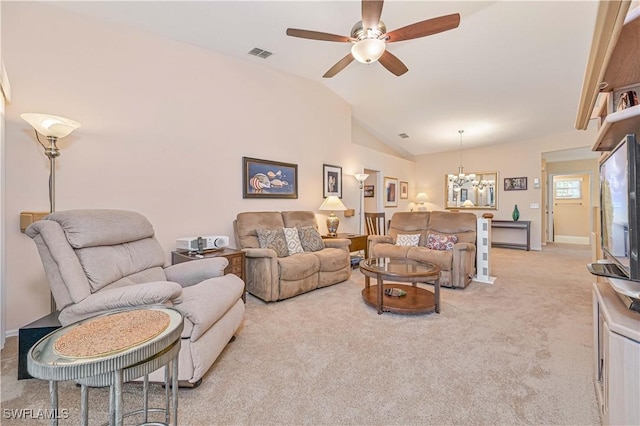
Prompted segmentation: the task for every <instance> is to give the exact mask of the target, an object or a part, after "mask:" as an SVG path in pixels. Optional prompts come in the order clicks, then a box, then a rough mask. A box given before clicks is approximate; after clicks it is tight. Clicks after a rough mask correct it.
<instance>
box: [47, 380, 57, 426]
mask: <svg viewBox="0 0 640 426" xmlns="http://www.w3.org/2000/svg"><path fill="white" fill-rule="evenodd" d="M49 400H50V401H51V412H52V413H53V415H52V416H51V426H58V382H56V381H55V380H49Z"/></svg>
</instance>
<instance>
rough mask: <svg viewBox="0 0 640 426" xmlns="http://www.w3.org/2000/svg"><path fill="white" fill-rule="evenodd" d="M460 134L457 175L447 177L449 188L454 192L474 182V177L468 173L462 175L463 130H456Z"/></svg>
mask: <svg viewBox="0 0 640 426" xmlns="http://www.w3.org/2000/svg"><path fill="white" fill-rule="evenodd" d="M458 133H459V134H460V165H459V166H458V173H457V174H455V175H448V180H449V188H451V189H453V190H454V191H460V189H461V188H462V187H463V186H464V185H465V184H467V183H469V182H472V183H473V182H475V178H476V175H475V174H473V173H470V174H468V175H465V174H464V167H462V134H463V133H464V130H458Z"/></svg>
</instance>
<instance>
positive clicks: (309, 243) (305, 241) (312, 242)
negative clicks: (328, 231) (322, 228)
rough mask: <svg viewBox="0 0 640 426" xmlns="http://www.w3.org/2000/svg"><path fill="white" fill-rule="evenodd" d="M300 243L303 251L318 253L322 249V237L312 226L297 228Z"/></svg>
mask: <svg viewBox="0 0 640 426" xmlns="http://www.w3.org/2000/svg"><path fill="white" fill-rule="evenodd" d="M298 235H299V236H300V243H301V244H302V249H303V250H304V251H320V250H322V249H323V248H324V242H323V241H322V237H321V236H320V233H319V232H318V230H317V229H316V228H314V227H313V226H302V227H300V228H298Z"/></svg>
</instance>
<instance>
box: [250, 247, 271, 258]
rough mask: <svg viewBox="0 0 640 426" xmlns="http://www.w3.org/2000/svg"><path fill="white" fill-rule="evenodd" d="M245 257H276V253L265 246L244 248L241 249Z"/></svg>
mask: <svg viewBox="0 0 640 426" xmlns="http://www.w3.org/2000/svg"><path fill="white" fill-rule="evenodd" d="M242 251H243V252H244V254H245V257H247V258H255V257H273V258H274V259H275V258H277V257H278V254H277V253H276V251H275V250H272V249H267V248H246V249H242Z"/></svg>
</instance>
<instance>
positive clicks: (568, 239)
mask: <svg viewBox="0 0 640 426" xmlns="http://www.w3.org/2000/svg"><path fill="white" fill-rule="evenodd" d="M554 242H555V243H565V244H587V245H588V244H591V238H589V237H575V236H573V235H556V236H555V240H554Z"/></svg>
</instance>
